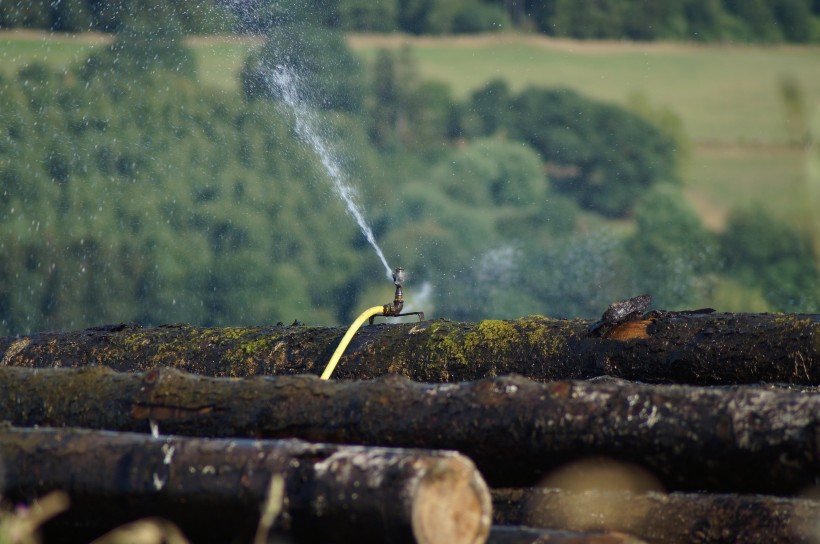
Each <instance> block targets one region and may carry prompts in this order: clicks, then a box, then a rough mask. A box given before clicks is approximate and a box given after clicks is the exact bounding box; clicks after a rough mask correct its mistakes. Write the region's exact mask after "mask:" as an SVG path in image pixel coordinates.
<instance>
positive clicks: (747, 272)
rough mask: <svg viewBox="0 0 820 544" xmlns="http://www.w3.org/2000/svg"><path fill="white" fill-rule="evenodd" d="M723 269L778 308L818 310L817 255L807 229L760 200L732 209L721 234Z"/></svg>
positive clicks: (818, 277)
mask: <svg viewBox="0 0 820 544" xmlns="http://www.w3.org/2000/svg"><path fill="white" fill-rule="evenodd" d="M720 242H721V249H722V255H723V257H724V259H725V261H724V265H725V271H726V273H727V274H728V275H730V276H731V277H733V278H735V279H736V280H737V281H739V282H741V283H743V284H745V285H747V286H749V287H752V288H757V289H759V290H760V291H761V292H762V294H763V296H764V297H765V298H766V300H767V301H768V302H769V304H771V306H772V307H773V308H775V309H777V310H778V311H783V312H788V311H803V312H817V311H820V268H818V263H820V259H818V256H817V255H816V254H815V251H814V249H813V247H812V243H811V238H810V236H809V235H808V233H806V232H803V231H801V230H799V229H796V228H794V227H792V226H790V225H788V224H786V223H784V222H782V221H779V220H777V219H776V218H774V217H772V215H771V214H769V213H767V212H766V211H765V210H764V209H763V208H762V207H761V206H756V207H752V208H748V209H740V210H736V211H735V212H734V213H733V214H732V215H731V216H730V218H729V222H728V225H727V227H726V231H725V232H724V233H723V235H722V236H721V239H720Z"/></svg>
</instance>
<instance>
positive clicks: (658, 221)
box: [624, 185, 716, 309]
mask: <svg viewBox="0 0 820 544" xmlns="http://www.w3.org/2000/svg"><path fill="white" fill-rule="evenodd" d="M635 221H636V223H637V230H636V232H635V233H634V234H633V235H631V236H630V237H629V238H628V239H627V240H626V243H625V246H624V249H625V251H626V253H627V255H628V264H629V267H630V269H629V274H628V276H629V278H630V283H631V284H632V285H634V292H636V293H637V292H642V293H643V292H645V293H650V294H651V295H652V297H653V299H654V300H655V303H656V304H657V305H658V306H659V307H662V308H670V309H671V308H686V307H687V305H689V307H690V308H691V305H692V304H693V303H694V300H695V299H696V298H697V295H698V294H699V292H698V291H699V288H700V287H701V286H702V285H703V284H704V280H703V278H704V276H705V275H706V274H708V273H710V272H713V271H714V270H715V269H716V266H715V261H716V247H715V242H714V240H713V237H712V235H711V234H710V233H708V232H707V231H706V229H705V228H704V226H703V224H702V223H701V220H700V217H699V216H698V214H697V212H696V211H695V210H694V209H692V207H691V206H690V205H689V204H688V203H687V202H686V199H685V198H684V196H683V195H682V194H681V193H680V190H679V189H677V188H676V187H671V186H664V185H660V186H656V187H654V188H652V189H651V190H650V191H649V192H648V193H647V194H646V195H645V196H644V197H643V198H642V199H641V201H640V203H639V204H638V207H637V209H636V211H635Z"/></svg>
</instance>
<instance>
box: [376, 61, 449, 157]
mask: <svg viewBox="0 0 820 544" xmlns="http://www.w3.org/2000/svg"><path fill="white" fill-rule="evenodd" d="M369 95H370V101H369V103H368V108H367V109H368V112H369V119H370V135H371V138H372V140H373V143H374V144H375V145H376V146H377V147H378V148H380V149H383V150H391V151H397V150H412V151H426V150H430V149H435V148H439V147H441V146H442V145H444V144H445V142H446V140H447V138H448V136H449V134H450V124H451V119H452V117H453V115H454V112H455V109H456V106H455V104H454V101H453V99H452V97H451V94H450V89H449V88H448V87H447V86H446V85H443V84H441V83H438V82H425V81H419V79H418V77H417V74H416V68H415V63H414V60H413V58H412V56H411V53H410V50H409V49H402V50H400V51H399V52H398V53H394V52H392V51H389V50H386V49H382V50H380V51H378V53H377V55H376V60H375V62H374V64H373V70H372V76H371V86H370V93H369Z"/></svg>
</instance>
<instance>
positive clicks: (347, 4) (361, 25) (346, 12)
mask: <svg viewBox="0 0 820 544" xmlns="http://www.w3.org/2000/svg"><path fill="white" fill-rule="evenodd" d="M397 14H398V0H380V1H378V2H373V1H372V0H344V1H340V2H339V27H340V28H343V29H345V30H355V31H365V32H390V31H392V30H395V29H396V16H397Z"/></svg>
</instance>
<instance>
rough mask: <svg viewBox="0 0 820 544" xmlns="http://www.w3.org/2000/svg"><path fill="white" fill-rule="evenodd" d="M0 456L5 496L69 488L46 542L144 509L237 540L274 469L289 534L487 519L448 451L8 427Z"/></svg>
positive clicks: (471, 538)
mask: <svg viewBox="0 0 820 544" xmlns="http://www.w3.org/2000/svg"><path fill="white" fill-rule="evenodd" d="M0 459H2V460H3V463H4V465H5V467H6V473H5V491H4V492H3V496H4V498H10V499H11V500H25V501H31V500H33V499H35V498H36V497H38V496H41V495H43V494H45V493H48V492H49V491H52V490H56V489H59V490H63V491H65V492H67V493H68V495H69V497H70V500H71V507H70V509H69V511H68V512H67V513H66V514H64V516H65V517H63V516H61V517H59V518H58V519H57V520H55V522H54V523H55V524H56V523H57V522H58V521H59V524H58V526H56V527H55V526H52V527H51V529H50V530H49V525H48V524H47V525H46V541H47V542H51V541H52V540H51V538H50V537H54V538H58V537H60V538H59V540H63V539H64V538H65V540H69V541H78V540H82V538H80V535H79V534H78V533H77V532H76V531H75V533H74V534H71V533H70V531H69V530H70V529H71V528H72V527H73V528H74V529H78V528H81V527H85V528H92V530H95V531H96V532H98V533H101V532H103V531H105V530H108V529H110V528H112V526H114V525H118V524H121V523H123V522H127V521H131V520H134V519H137V518H140V517H144V516H151V515H156V516H162V517H163V518H166V519H169V520H170V521H172V522H175V523H177V524H178V525H179V526H180V528H181V529H182V530H183V531H184V532H186V533H187V534H188V536H189V537H190V538H191V539H192V540H193V541H199V542H229V541H233V539H236V538H237V537H240V538H242V539H244V540H245V541H248V538H247V537H248V535H253V530H254V529H255V527H256V525H257V523H258V521H259V517H260V513H261V510H262V506H263V504H264V502H265V500H266V495H267V491H268V489H269V484H270V482H271V480H272V478H274V477H281V478H282V480H283V484H284V485H283V497H281V499H280V505H279V506H280V507H281V513H280V514H279V516H278V518H277V520H276V522H275V526H274V530H275V531H278V532H287V533H290V534H291V535H292V536H294V538H295V539H296V540H297V541H299V542H328V541H331V540H332V541H333V542H388V541H389V542H425V543H432V542H441V543H451V542H464V543H471V544H473V543H480V542H484V541H485V540H486V538H487V533H488V531H489V526H490V517H491V511H490V509H491V506H490V500H489V493H488V491H487V487H486V484H485V483H484V482H483V480H482V479H481V476H480V475H479V474H478V472H477V471H476V470H475V467H474V466H473V464H472V463H471V462H470V460H469V459H466V458H465V457H463V456H461V455H459V454H457V453H454V452H430V451H426V452H420V451H411V450H397V449H384V448H361V447H339V446H331V445H321V444H309V443H306V442H302V441H298V440H289V441H252V440H241V439H232V440H219V439H207V440H206V439H197V438H181V437H170V436H167V437H166V436H162V437H158V438H155V437H152V436H151V435H145V434H136V433H111V432H100V431H89V430H78V429H20V428H14V427H11V428H8V427H7V428H4V429H0ZM83 536H85V535H83ZM63 537H64V538H63ZM85 541H87V540H85Z"/></svg>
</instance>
